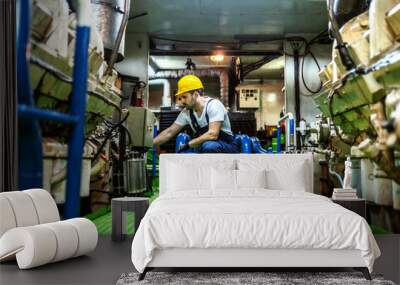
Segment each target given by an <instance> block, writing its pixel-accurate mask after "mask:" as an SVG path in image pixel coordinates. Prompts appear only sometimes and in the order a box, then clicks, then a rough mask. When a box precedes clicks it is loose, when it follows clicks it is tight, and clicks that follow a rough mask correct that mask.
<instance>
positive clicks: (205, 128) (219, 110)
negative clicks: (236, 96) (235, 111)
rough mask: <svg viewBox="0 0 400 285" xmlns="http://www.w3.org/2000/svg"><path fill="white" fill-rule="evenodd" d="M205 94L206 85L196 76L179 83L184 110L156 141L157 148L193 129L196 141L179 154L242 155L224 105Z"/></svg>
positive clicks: (193, 140) (184, 147)
mask: <svg viewBox="0 0 400 285" xmlns="http://www.w3.org/2000/svg"><path fill="white" fill-rule="evenodd" d="M203 93H204V87H203V83H202V82H201V80H200V79H199V78H198V77H197V76H194V75H186V76H183V77H182V78H181V79H180V80H179V81H178V92H177V93H176V94H175V96H177V97H178V98H179V100H180V102H181V104H182V105H183V106H184V109H183V110H182V111H181V113H180V114H179V116H178V117H177V118H176V120H175V122H174V123H173V124H172V125H171V126H170V127H169V128H167V129H165V130H164V131H162V132H161V133H160V134H159V135H158V136H157V137H155V138H154V140H153V142H154V144H155V145H156V146H158V145H161V144H163V143H165V142H167V141H169V140H170V139H171V138H173V137H175V135H176V134H178V133H179V132H180V131H181V130H182V129H183V127H184V126H186V125H190V127H191V128H192V130H193V131H194V138H193V139H191V140H190V141H188V142H187V143H186V144H183V145H181V146H180V148H179V151H183V150H186V149H192V150H194V152H199V153H238V152H239V147H238V144H237V142H236V141H235V139H234V137H233V134H232V130H231V123H230V121H229V117H228V113H227V111H226V109H225V107H224V105H223V104H222V103H221V102H220V101H219V100H217V99H213V98H209V97H207V96H204V94H203Z"/></svg>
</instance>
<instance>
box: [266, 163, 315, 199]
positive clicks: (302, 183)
mask: <svg viewBox="0 0 400 285" xmlns="http://www.w3.org/2000/svg"><path fill="white" fill-rule="evenodd" d="M307 180H308V178H307V170H306V164H305V163H304V162H303V163H296V164H293V165H292V167H291V169H290V176H288V173H287V172H285V171H282V170H279V169H269V170H267V188H268V189H272V190H287V191H303V192H305V191H306V190H307V185H308V183H307Z"/></svg>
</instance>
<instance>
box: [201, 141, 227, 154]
mask: <svg viewBox="0 0 400 285" xmlns="http://www.w3.org/2000/svg"><path fill="white" fill-rule="evenodd" d="M221 150H222V147H221V144H219V143H218V142H215V141H205V142H203V144H202V145H201V147H200V150H199V151H200V152H202V153H213V152H221Z"/></svg>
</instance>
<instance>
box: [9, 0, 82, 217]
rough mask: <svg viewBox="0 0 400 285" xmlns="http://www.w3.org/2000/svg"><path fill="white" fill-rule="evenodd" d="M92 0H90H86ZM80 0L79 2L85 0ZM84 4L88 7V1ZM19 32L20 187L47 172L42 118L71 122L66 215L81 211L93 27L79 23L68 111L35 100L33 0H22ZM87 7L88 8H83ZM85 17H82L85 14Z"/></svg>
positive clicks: (29, 185)
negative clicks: (31, 68)
mask: <svg viewBox="0 0 400 285" xmlns="http://www.w3.org/2000/svg"><path fill="white" fill-rule="evenodd" d="M84 1H90V0H84ZM84 1H78V2H84ZM84 4H85V3H83V5H82V6H84V7H83V8H87V7H88V6H87V5H90V2H89V4H87V5H86V7H85V5H84ZM19 5H20V7H19V8H20V9H19V10H20V15H19V28H18V34H17V80H18V82H17V86H18V88H17V89H18V121H19V122H18V140H19V144H18V152H19V159H18V160H19V162H18V163H19V166H18V167H19V186H18V188H19V189H20V190H23V189H27V188H35V187H36V188H41V187H42V176H43V157H42V134H41V130H40V125H39V121H40V120H42V121H54V122H61V123H65V124H68V125H71V128H72V132H71V135H70V138H69V141H68V164H67V186H66V197H65V205H64V218H66V219H69V218H73V217H78V216H79V215H80V187H81V168H82V153H83V146H84V127H85V111H86V96H87V76H88V47H89V37H90V27H89V26H88V25H81V23H80V21H79V18H80V17H79V13H83V11H80V9H77V13H78V25H77V31H76V45H75V57H74V68H73V83H72V95H71V101H70V102H71V108H70V112H69V113H68V114H65V113H61V112H56V111H50V110H44V109H40V108H37V107H36V106H35V103H34V99H33V94H32V90H31V82H30V74H29V63H28V62H29V58H28V57H27V53H26V52H27V47H28V43H29V38H30V25H31V1H30V0H20V1H19ZM82 10H84V9H82ZM81 18H82V17H81Z"/></svg>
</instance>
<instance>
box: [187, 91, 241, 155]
mask: <svg viewBox="0 0 400 285" xmlns="http://www.w3.org/2000/svg"><path fill="white" fill-rule="evenodd" d="M212 100H214V99H210V100H208V102H207V104H206V106H205V108H206V111H205V116H206V121H207V125H206V126H205V127H202V128H200V126H199V124H198V122H197V120H196V117H195V116H194V113H193V110H192V109H191V110H190V111H189V115H190V120H191V122H192V126H193V128H194V131H195V133H194V136H195V137H196V138H197V137H199V136H201V135H203V134H205V133H206V132H208V125H209V123H210V118H209V117H208V113H207V107H208V103H210V102H211V101H212ZM195 152H199V153H238V152H239V146H238V143H237V142H236V141H235V139H234V136H232V135H230V134H227V133H226V132H224V131H223V130H220V131H219V135H218V139H217V140H215V141H212V140H210V141H205V142H203V143H202V144H201V146H200V147H198V148H197V149H196V150H195Z"/></svg>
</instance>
